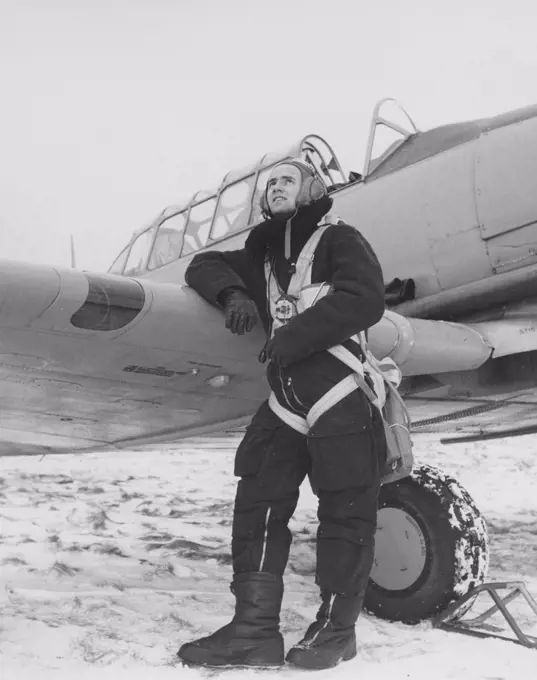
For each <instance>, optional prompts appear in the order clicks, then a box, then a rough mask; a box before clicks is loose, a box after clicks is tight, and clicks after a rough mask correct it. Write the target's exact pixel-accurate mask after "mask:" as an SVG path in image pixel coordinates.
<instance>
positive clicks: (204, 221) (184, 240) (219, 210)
mask: <svg viewBox="0 0 537 680" xmlns="http://www.w3.org/2000/svg"><path fill="white" fill-rule="evenodd" d="M298 156H300V157H302V158H304V159H305V160H307V161H309V162H310V163H311V164H312V165H314V166H315V168H316V170H317V172H318V173H319V175H320V176H321V177H322V178H323V179H324V181H325V182H326V184H327V186H328V187H335V186H340V185H343V184H345V183H346V182H347V178H346V176H345V174H344V172H343V169H342V168H341V165H340V164H339V161H338V159H337V158H336V156H335V154H334V151H333V150H332V148H331V147H330V146H329V144H328V143H327V142H326V141H325V140H324V139H322V138H321V137H319V136H317V135H308V136H307V137H304V138H303V139H301V140H300V141H299V142H298V143H297V144H294V145H293V146H291V147H290V148H289V149H286V150H285V151H284V152H281V153H268V154H265V155H264V156H263V157H262V158H261V159H260V160H259V161H258V162H257V163H254V164H253V165H250V166H248V167H246V168H242V169H241V170H234V171H231V172H228V173H227V175H225V177H224V178H223V180H222V182H221V184H220V186H219V187H218V188H217V189H213V190H209V191H198V192H197V193H195V194H194V196H192V198H190V199H189V200H188V201H185V202H184V203H181V204H178V205H173V206H169V207H167V208H165V210H163V211H162V213H161V214H160V215H159V217H158V219H157V220H155V222H153V223H152V224H151V225H150V226H149V227H146V228H144V229H141V230H139V231H138V232H137V233H135V234H134V236H133V238H132V240H131V242H130V243H129V245H128V246H127V247H126V248H125V249H124V250H123V251H122V252H121V253H120V255H119V256H118V257H117V258H116V260H115V261H114V263H113V264H112V266H111V267H110V269H109V272H110V273H111V274H124V275H125V276H136V275H138V274H141V273H142V272H143V271H147V270H153V269H157V268H158V267H162V266H164V265H165V264H168V263H170V262H173V261H174V260H177V259H178V258H179V257H185V256H187V255H190V254H191V253H194V252H196V251H197V250H200V249H201V248H204V247H206V246H208V245H210V244H212V243H213V242H217V241H219V240H220V239H223V238H225V237H226V236H229V235H230V234H232V233H237V232H239V231H242V230H245V229H248V228H249V227H251V226H253V225H255V224H257V223H259V222H260V221H261V208H260V197H261V195H262V193H263V191H264V190H265V187H266V183H267V180H268V176H269V174H270V170H271V168H272V167H273V166H274V165H275V164H276V163H279V162H281V161H283V160H285V159H287V158H295V157H298Z"/></svg>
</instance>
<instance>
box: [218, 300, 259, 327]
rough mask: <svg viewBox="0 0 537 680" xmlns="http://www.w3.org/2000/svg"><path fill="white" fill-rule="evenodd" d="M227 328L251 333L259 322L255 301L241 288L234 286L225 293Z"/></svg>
mask: <svg viewBox="0 0 537 680" xmlns="http://www.w3.org/2000/svg"><path fill="white" fill-rule="evenodd" d="M224 306H225V312H226V328H229V330H230V331H231V332H232V333H236V334H237V335H243V334H244V332H245V331H246V333H249V332H250V331H251V330H252V328H253V327H254V326H255V325H256V323H257V307H256V306H255V302H254V301H253V300H252V299H251V298H250V297H249V296H248V295H247V294H246V293H245V292H244V291H243V290H241V289H240V288H233V289H231V290H230V291H229V292H227V291H226V294H225V302H224Z"/></svg>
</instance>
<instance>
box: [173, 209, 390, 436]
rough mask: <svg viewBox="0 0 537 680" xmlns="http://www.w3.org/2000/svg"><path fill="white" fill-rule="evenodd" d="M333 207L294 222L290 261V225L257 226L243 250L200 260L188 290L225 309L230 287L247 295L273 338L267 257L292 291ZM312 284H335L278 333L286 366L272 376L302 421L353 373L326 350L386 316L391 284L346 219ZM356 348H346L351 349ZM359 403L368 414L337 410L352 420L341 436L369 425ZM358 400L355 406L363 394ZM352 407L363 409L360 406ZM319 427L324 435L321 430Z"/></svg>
mask: <svg viewBox="0 0 537 680" xmlns="http://www.w3.org/2000/svg"><path fill="white" fill-rule="evenodd" d="M331 205H332V200H331V198H329V197H326V198H324V199H321V200H320V201H317V202H316V203H314V204H312V205H310V206H305V207H303V208H301V209H300V211H299V213H298V215H297V216H296V217H295V218H294V219H293V221H292V227H291V259H290V261H288V260H286V258H285V254H284V232H285V221H282V220H276V219H271V220H267V221H266V222H263V223H262V224H260V225H258V226H257V227H255V228H254V229H253V230H252V231H251V232H250V234H249V235H248V238H247V240H246V243H245V246H244V248H242V249H240V250H233V251H209V252H204V253H199V254H198V255H196V256H195V257H194V259H193V260H192V262H191V263H190V265H189V267H188V269H187V271H186V275H185V276H186V282H187V284H188V285H189V286H191V287H192V288H193V289H194V290H195V291H197V292H198V293H199V294H200V295H201V296H202V297H204V298H205V299H206V300H207V301H208V302H209V303H211V304H212V305H215V306H219V305H220V303H221V301H222V299H223V298H222V293H223V292H224V291H225V290H226V289H228V288H240V289H242V290H243V291H245V292H247V293H248V295H249V296H250V297H251V298H252V299H253V300H254V302H255V303H256V306H257V308H258V311H259V315H260V318H261V320H262V323H263V325H264V327H265V330H266V331H267V332H268V331H269V329H270V323H271V319H270V316H269V311H268V309H269V303H268V300H267V286H266V281H265V272H264V260H265V255H266V254H267V253H268V255H269V257H270V258H271V260H272V263H273V271H274V273H275V276H276V279H277V281H278V283H279V286H280V288H281V289H282V290H283V291H286V290H287V287H288V285H289V280H290V278H291V275H292V273H293V264H294V263H296V259H297V257H298V255H299V253H300V251H301V250H302V248H303V246H304V245H305V243H306V241H307V240H308V239H309V237H310V236H311V234H312V232H313V231H314V230H315V229H316V228H317V226H318V223H319V221H320V219H321V218H322V217H323V215H325V214H326V213H328V211H329V210H330V207H331ZM311 282H312V283H321V282H328V283H330V284H331V285H332V292H331V293H330V294H329V295H327V296H326V297H324V298H323V299H321V300H319V301H318V302H317V303H316V304H315V305H314V306H313V307H310V308H309V309H307V310H306V311H304V312H303V313H302V314H299V315H298V316H295V317H294V318H293V319H291V320H290V321H289V323H287V324H286V325H285V326H283V327H282V328H280V329H278V330H277V331H276V338H277V340H276V341H277V342H278V345H279V348H280V354H281V355H282V356H283V360H282V365H281V366H276V365H274V364H273V363H271V364H269V367H268V370H267V378H268V381H269V384H270V387H271V389H272V390H273V391H274V392H275V393H276V396H277V397H278V400H279V401H280V403H281V404H282V405H283V406H285V407H286V408H289V409H290V410H292V411H294V412H296V413H298V414H300V415H302V416H305V414H306V413H307V411H308V410H309V408H311V406H312V405H313V404H314V403H315V402H316V401H317V400H318V399H319V398H320V397H321V396H322V395H323V394H325V393H326V392H327V391H328V390H329V389H330V388H331V387H332V386H333V385H335V384H336V383H337V382H339V381H340V380H341V379H342V378H343V377H345V376H346V375H348V374H349V373H350V370H349V369H348V368H347V367H346V366H345V365H343V364H342V363H341V362H340V361H339V360H337V359H336V358H334V357H332V356H331V355H330V354H328V352H325V351H323V350H326V349H327V348H329V347H333V346H334V345H338V344H342V343H345V341H346V340H348V339H349V338H350V337H351V336H352V335H354V334H356V333H359V332H360V331H363V330H366V329H367V328H369V327H371V326H373V325H374V324H376V323H377V322H378V321H379V320H380V319H381V317H382V315H383V313H384V281H383V276H382V270H381V267H380V264H379V262H378V259H377V257H376V255H375V253H374V252H373V249H372V248H371V246H370V245H369V243H368V242H367V240H366V239H365V238H364V237H363V236H362V235H361V234H360V232H359V231H357V230H356V229H355V228H353V227H351V226H349V225H348V224H345V223H343V222H341V221H339V222H338V223H337V224H332V225H331V226H330V227H329V228H328V229H327V230H326V231H325V233H324V234H323V236H322V237H321V240H320V242H319V245H318V246H317V249H316V251H315V255H314V260H313V265H312V272H311ZM352 344H353V343H349V344H348V345H345V346H347V347H349V349H351V348H352ZM260 349H261V348H260ZM358 398H359V399H360V401H361V403H362V405H363V408H361V409H359V411H361V412H362V413H361V415H359V414H356V415H355V416H353V417H352V418H350V419H349V418H347V417H346V415H345V408H344V405H345V402H346V401H347V400H343V402H341V405H337V406H336V407H335V410H337V411H341V416H342V420H343V421H345V422H339V424H338V421H341V419H340V418H336V420H335V421H334V419H331V420H332V421H334V427H336V428H339V432H340V433H341V432H342V431H345V430H347V431H353V430H356V429H363V428H365V427H367V426H369V425H370V423H371V408H370V406H369V403H368V402H367V398H366V397H365V396H363V397H362V395H359V396H358ZM352 401H353V402H356V395H355V398H354V399H353V400H352ZM353 408H354V409H356V403H354V406H353ZM342 409H343V410H342ZM323 419H324V417H322V418H321V419H319V421H318V422H319V424H320V429H321V430H323V435H325V434H330V432H326V431H325V430H326V428H323V427H322V422H321V421H323ZM341 428H343V430H341ZM314 429H318V428H317V425H316V426H315V428H314ZM329 429H332V426H329ZM310 434H311V435H312V436H314V435H315V433H314V432H311V433H310Z"/></svg>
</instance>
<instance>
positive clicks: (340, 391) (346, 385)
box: [306, 375, 358, 428]
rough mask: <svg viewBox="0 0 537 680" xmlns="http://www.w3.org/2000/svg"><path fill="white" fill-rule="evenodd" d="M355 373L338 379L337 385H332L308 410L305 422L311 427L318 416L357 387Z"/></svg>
mask: <svg viewBox="0 0 537 680" xmlns="http://www.w3.org/2000/svg"><path fill="white" fill-rule="evenodd" d="M355 377H356V376H355V375H348V376H347V377H346V378H343V380H340V381H339V382H338V383H337V385H334V387H332V388H331V389H329V390H328V392H327V393H326V394H324V395H323V396H322V397H321V398H320V399H319V400H318V401H316V402H315V404H313V406H312V407H311V408H310V410H309V411H308V415H307V416H306V422H307V424H308V425H309V427H310V428H312V427H313V426H314V425H315V423H316V422H317V421H318V420H319V418H320V417H321V416H322V415H323V413H326V412H327V411H329V410H330V409H331V408H332V407H333V406H335V405H336V404H338V403H339V402H340V401H341V400H342V399H344V398H345V397H346V396H347V395H349V394H351V393H352V392H354V391H355V390H357V389H358V383H357V381H356V380H355Z"/></svg>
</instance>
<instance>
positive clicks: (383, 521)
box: [371, 507, 427, 591]
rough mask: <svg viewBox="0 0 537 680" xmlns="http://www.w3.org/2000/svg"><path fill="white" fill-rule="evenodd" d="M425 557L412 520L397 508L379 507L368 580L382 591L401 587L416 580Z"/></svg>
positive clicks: (422, 541) (420, 534) (422, 539)
mask: <svg viewBox="0 0 537 680" xmlns="http://www.w3.org/2000/svg"><path fill="white" fill-rule="evenodd" d="M426 559H427V545H426V541H425V536H424V534H423V531H422V530H421V528H420V526H419V524H418V523H417V522H416V520H415V519H414V518H413V517H412V516H411V515H409V514H408V513H407V512H405V510H402V509H401V508H389V507H388V508H381V509H380V510H379V512H378V520H377V533H376V535H375V561H374V563H373V569H372V570H371V579H372V580H373V581H374V582H375V583H376V584H377V585H378V586H380V587H381V588H384V589H385V590H394V591H395V590H405V589H406V588H409V587H410V586H412V585H413V584H414V583H416V581H417V580H418V579H419V577H420V576H421V574H422V573H423V568H424V567H425V562H426Z"/></svg>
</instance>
